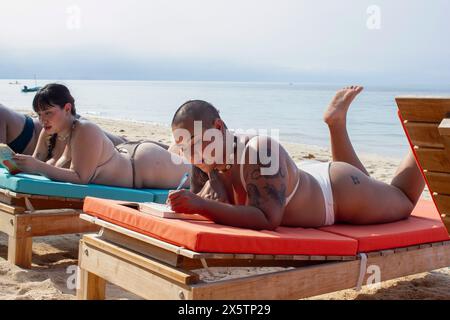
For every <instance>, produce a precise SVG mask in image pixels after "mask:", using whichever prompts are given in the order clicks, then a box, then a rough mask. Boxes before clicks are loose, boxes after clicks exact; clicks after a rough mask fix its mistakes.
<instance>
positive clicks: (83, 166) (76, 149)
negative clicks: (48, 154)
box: [36, 122, 103, 184]
mask: <svg viewBox="0 0 450 320" xmlns="http://www.w3.org/2000/svg"><path fill="white" fill-rule="evenodd" d="M70 147H71V158H72V164H71V167H70V169H65V168H58V167H55V166H52V165H49V164H47V163H45V162H42V161H41V162H40V163H39V165H38V166H37V169H36V171H37V173H39V174H41V175H43V176H46V177H48V178H49V179H52V180H57V181H65V182H71V183H77V184H87V183H89V182H90V180H91V178H92V176H93V175H94V173H95V169H96V168H97V165H98V163H99V160H100V157H101V154H102V152H103V133H102V131H101V129H100V128H98V127H97V126H96V125H94V124H91V123H88V122H87V123H83V124H80V123H78V126H77V128H76V129H74V132H73V136H72V138H71V141H70Z"/></svg>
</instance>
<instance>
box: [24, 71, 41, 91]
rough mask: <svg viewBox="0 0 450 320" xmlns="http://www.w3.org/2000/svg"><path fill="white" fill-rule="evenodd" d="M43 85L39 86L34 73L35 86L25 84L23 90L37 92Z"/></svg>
mask: <svg viewBox="0 0 450 320" xmlns="http://www.w3.org/2000/svg"><path fill="white" fill-rule="evenodd" d="M40 88H41V87H38V86H37V81H36V75H34V87H30V88H28V86H23V88H22V92H36V91H39V89H40Z"/></svg>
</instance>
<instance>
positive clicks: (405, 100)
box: [396, 97, 450, 231]
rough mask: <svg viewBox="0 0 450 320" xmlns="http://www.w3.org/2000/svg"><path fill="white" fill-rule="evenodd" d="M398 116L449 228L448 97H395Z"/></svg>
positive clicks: (449, 150)
mask: <svg viewBox="0 0 450 320" xmlns="http://www.w3.org/2000/svg"><path fill="white" fill-rule="evenodd" d="M396 101H397V105H398V108H399V116H400V118H401V120H402V123H403V128H404V130H405V132H406V134H407V136H408V139H409V142H410V144H411V147H412V148H413V150H414V153H415V156H416V159H417V162H418V164H419V166H420V167H421V169H422V171H423V173H424V177H425V180H426V182H427V186H428V189H429V190H430V193H431V195H432V197H433V200H434V202H435V203H436V206H437V207H438V209H439V212H440V213H441V215H442V220H443V221H444V224H445V225H446V226H447V229H448V230H449V231H450V98H429V97H398V98H396Z"/></svg>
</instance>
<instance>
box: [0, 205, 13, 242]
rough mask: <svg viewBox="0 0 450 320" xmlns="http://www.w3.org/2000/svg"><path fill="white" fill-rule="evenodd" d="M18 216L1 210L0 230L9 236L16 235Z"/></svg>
mask: <svg viewBox="0 0 450 320" xmlns="http://www.w3.org/2000/svg"><path fill="white" fill-rule="evenodd" d="M15 223H16V218H15V216H14V215H12V214H10V213H7V212H4V211H0V231H1V232H4V233H6V234H7V235H9V236H13V235H14V231H15Z"/></svg>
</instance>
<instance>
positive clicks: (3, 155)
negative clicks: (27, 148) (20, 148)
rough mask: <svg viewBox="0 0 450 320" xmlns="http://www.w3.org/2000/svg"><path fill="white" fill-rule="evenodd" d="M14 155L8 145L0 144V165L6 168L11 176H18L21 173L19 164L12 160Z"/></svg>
mask: <svg viewBox="0 0 450 320" xmlns="http://www.w3.org/2000/svg"><path fill="white" fill-rule="evenodd" d="M14 155H15V152H14V151H12V149H11V148H10V147H8V145H6V144H4V143H0V164H1V165H2V166H4V167H5V168H6V169H7V170H8V171H9V173H10V174H17V173H20V172H21V170H20V169H19V167H18V166H17V164H16V163H15V162H14V160H13V159H12V157H13V156H14Z"/></svg>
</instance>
